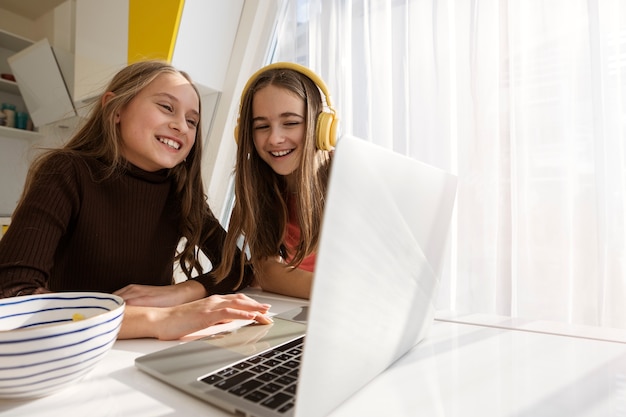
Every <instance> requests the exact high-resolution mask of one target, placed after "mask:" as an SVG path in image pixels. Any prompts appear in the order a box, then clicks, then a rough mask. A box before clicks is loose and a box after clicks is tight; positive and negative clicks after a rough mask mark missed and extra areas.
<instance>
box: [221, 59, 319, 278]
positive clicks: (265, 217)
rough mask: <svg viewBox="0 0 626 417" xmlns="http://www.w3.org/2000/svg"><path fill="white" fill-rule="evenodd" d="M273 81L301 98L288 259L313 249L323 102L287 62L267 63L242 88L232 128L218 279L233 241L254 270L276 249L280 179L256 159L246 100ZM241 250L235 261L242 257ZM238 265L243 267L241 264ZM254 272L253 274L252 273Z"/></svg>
mask: <svg viewBox="0 0 626 417" xmlns="http://www.w3.org/2000/svg"><path fill="white" fill-rule="evenodd" d="M269 85H273V86H276V87H279V88H284V89H286V90H287V91H290V92H292V93H294V94H296V95H297V96H298V97H300V98H301V99H302V100H303V101H304V103H305V113H306V114H305V119H306V120H305V123H306V133H305V140H304V151H303V154H302V160H301V163H300V165H299V167H298V168H297V169H296V171H295V176H296V183H297V190H298V191H297V193H296V194H295V196H294V198H295V200H296V207H297V219H296V220H297V222H298V225H299V227H300V240H299V242H298V245H297V247H296V251H295V253H294V254H293V259H292V260H291V261H290V263H289V265H290V266H294V267H297V266H298V265H299V264H300V263H301V262H302V260H303V259H304V258H305V257H306V256H308V255H310V254H311V253H314V252H316V251H317V246H318V242H319V234H320V228H321V222H322V214H323V211H324V203H325V196H326V188H327V184H328V176H329V171H330V152H329V151H326V150H320V149H317V147H316V131H315V129H316V120H317V118H318V116H319V114H320V113H321V112H322V111H323V106H324V103H323V101H322V97H321V94H320V91H319V88H318V87H317V85H316V84H315V83H314V82H313V81H312V80H311V79H310V78H309V77H307V76H306V75H304V74H302V73H300V72H298V71H295V70H293V69H288V68H279V69H276V68H274V69H268V70H267V71H263V72H261V73H260V74H258V75H257V76H256V79H255V80H253V81H251V83H250V84H249V88H248V89H247V90H246V91H244V93H243V95H242V99H241V107H240V112H239V122H238V123H239V126H238V129H237V136H238V137H237V144H238V147H237V156H236V166H235V204H234V207H233V211H232V214H231V218H230V222H229V225H228V235H227V237H226V242H225V244H224V251H223V262H222V264H221V266H220V267H219V268H218V269H217V270H216V271H215V275H216V277H217V279H218V280H220V279H223V278H224V277H225V276H227V275H228V272H229V269H228V268H230V266H231V265H232V259H233V256H234V254H235V253H236V251H235V249H236V247H237V244H238V241H239V239H240V238H241V237H243V246H244V248H248V249H249V252H250V255H251V258H250V260H249V262H251V263H252V266H253V269H254V271H255V274H258V273H259V270H260V268H259V267H258V265H259V262H260V261H261V260H263V259H265V258H267V257H271V256H276V255H279V254H280V253H281V252H282V249H283V245H284V241H285V231H286V225H287V220H288V207H287V201H286V199H285V194H286V182H285V179H284V178H283V177H282V176H281V175H278V174H276V173H275V172H274V171H273V170H272V168H271V167H270V166H269V165H268V164H267V163H266V162H265V161H263V160H262V159H261V157H260V156H259V154H258V153H257V151H256V148H255V147H254V140H253V126H252V122H253V121H252V118H253V114H252V100H253V98H254V95H255V93H256V92H257V91H259V90H260V89H262V88H264V87H267V86H269ZM244 252H245V251H242V252H241V253H240V262H241V265H242V267H243V265H244V264H245V263H246V262H248V260H247V259H246V254H245V253H244ZM242 270H243V268H242ZM257 276H258V275H257Z"/></svg>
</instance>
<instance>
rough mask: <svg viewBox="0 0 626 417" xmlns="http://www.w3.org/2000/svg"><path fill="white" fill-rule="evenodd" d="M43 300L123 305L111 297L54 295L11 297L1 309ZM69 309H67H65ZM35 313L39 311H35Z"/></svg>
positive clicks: (3, 302)
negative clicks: (23, 297)
mask: <svg viewBox="0 0 626 417" xmlns="http://www.w3.org/2000/svg"><path fill="white" fill-rule="evenodd" d="M43 300H56V301H60V300H63V301H67V300H74V301H76V300H99V301H112V302H113V303H115V304H116V305H117V306H120V305H122V303H121V302H120V301H119V300H118V299H117V298H114V297H110V296H95V295H89V296H73V297H72V296H62V295H54V296H46V297H33V298H26V297H25V299H22V297H11V298H5V299H4V300H1V301H0V308H2V307H5V306H16V305H24V304H28V303H38V302H41V301H43ZM93 307H96V308H97V307H100V308H104V307H103V306H93ZM61 308H62V307H61ZM65 308H67V307H65ZM34 311H39V310H34ZM13 316H14V314H7V315H4V316H0V320H1V319H4V318H8V317H13Z"/></svg>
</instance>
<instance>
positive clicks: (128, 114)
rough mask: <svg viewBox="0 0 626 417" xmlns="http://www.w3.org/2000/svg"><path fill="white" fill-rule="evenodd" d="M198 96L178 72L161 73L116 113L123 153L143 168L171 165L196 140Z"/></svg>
mask: <svg viewBox="0 0 626 417" xmlns="http://www.w3.org/2000/svg"><path fill="white" fill-rule="evenodd" d="M199 109H200V99H199V98H198V95H197V94H196V91H195V89H194V88H193V87H192V85H191V84H190V83H189V81H187V79H185V77H183V76H182V75H180V74H170V73H166V74H161V75H159V76H158V77H157V78H155V79H154V81H152V82H151V83H150V84H149V85H148V86H146V87H145V88H144V89H143V90H141V91H140V92H139V93H138V94H137V95H136V96H135V97H134V98H133V99H132V100H131V101H130V102H129V103H128V104H127V105H126V106H125V107H124V108H123V109H122V110H121V111H120V112H119V113H118V114H117V116H116V117H117V118H116V123H118V124H119V127H120V132H121V136H122V142H123V146H122V155H123V156H124V157H125V158H126V159H127V160H128V161H129V162H130V163H132V164H133V165H135V166H137V167H139V168H141V169H143V170H145V171H151V172H152V171H158V170H160V169H163V168H173V167H175V166H176V165H178V164H180V163H181V162H183V161H184V160H185V158H186V157H187V155H188V154H189V152H190V151H191V148H192V147H193V145H194V143H195V140H196V130H197V127H198V123H199V122H200V112H199V111H200V110H199Z"/></svg>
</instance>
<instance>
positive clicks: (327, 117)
mask: <svg viewBox="0 0 626 417" xmlns="http://www.w3.org/2000/svg"><path fill="white" fill-rule="evenodd" d="M271 69H289V70H293V71H296V72H298V73H300V74H302V75H304V76H306V77H308V78H309V79H310V80H311V81H313V83H314V84H315V85H316V86H317V87H318V88H319V89H320V91H321V92H322V94H323V95H324V100H325V101H326V107H327V108H328V111H322V112H321V113H320V114H319V116H318V118H317V124H316V133H317V139H316V146H317V148H318V149H321V150H327V151H328V150H331V149H333V148H334V147H335V143H336V135H337V125H338V119H337V118H336V117H335V109H334V108H333V107H332V103H331V101H330V93H329V92H328V87H326V84H325V83H324V81H323V80H322V79H321V78H320V77H319V76H318V75H317V74H315V73H314V72H313V71H311V70H310V69H309V68H307V67H305V66H303V65H300V64H296V63H295V62H275V63H273V64H269V65H266V66H265V67H263V68H261V69H259V70H258V71H256V72H255V73H254V74H252V75H251V76H250V78H249V79H248V82H247V83H246V85H245V87H244V88H243V91H242V92H241V99H240V105H239V112H240V113H241V105H242V104H243V100H244V96H245V95H246V92H247V91H248V90H249V89H250V87H251V86H252V84H253V83H254V82H255V81H256V80H257V78H258V77H259V75H261V74H262V73H263V72H265V71H267V70H271ZM238 130H239V118H238V119H237V126H236V127H235V140H237V135H238Z"/></svg>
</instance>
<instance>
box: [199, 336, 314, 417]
mask: <svg viewBox="0 0 626 417" xmlns="http://www.w3.org/2000/svg"><path fill="white" fill-rule="evenodd" d="M303 343H304V336H302V337H300V338H298V339H295V340H293V341H291V342H289V343H286V344H284V345H281V346H277V347H275V348H273V349H271V350H268V351H266V352H263V353H261V354H259V355H256V356H252V357H250V358H248V359H246V360H245V361H243V362H239V363H237V364H235V365H233V366H231V367H228V368H225V369H222V370H221V371H219V372H216V373H214V374H211V375H209V376H207V377H205V378H203V379H202V380H201V381H203V382H205V383H207V384H210V385H213V386H214V387H216V388H219V389H221V390H224V391H228V392H230V393H231V394H234V395H237V396H240V397H243V398H246V399H247V400H250V401H253V402H255V403H259V404H261V405H262V406H265V407H267V408H271V409H273V410H276V411H278V412H281V413H284V412H286V411H288V410H290V409H291V408H293V406H294V404H295V395H296V384H297V382H298V370H299V368H300V358H301V357H302V346H303Z"/></svg>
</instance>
